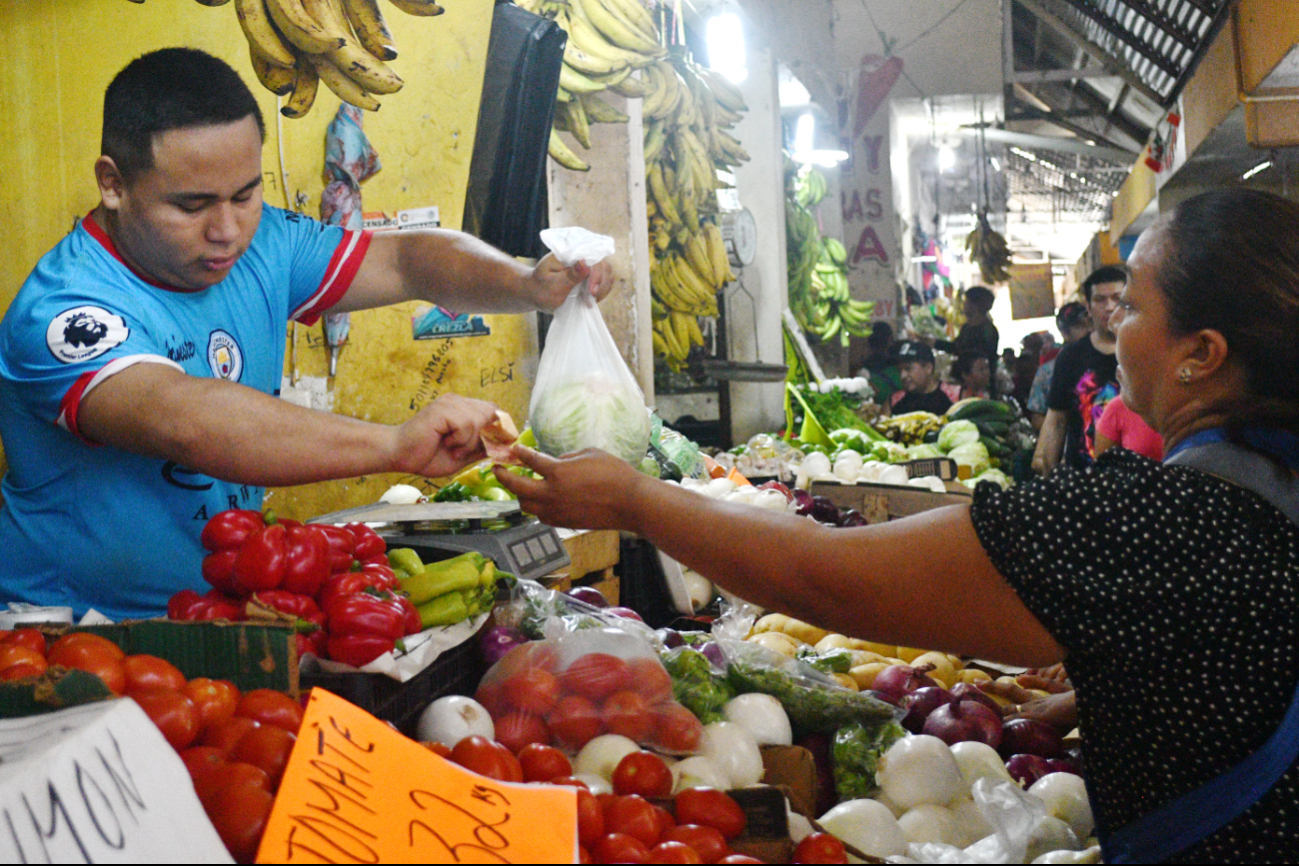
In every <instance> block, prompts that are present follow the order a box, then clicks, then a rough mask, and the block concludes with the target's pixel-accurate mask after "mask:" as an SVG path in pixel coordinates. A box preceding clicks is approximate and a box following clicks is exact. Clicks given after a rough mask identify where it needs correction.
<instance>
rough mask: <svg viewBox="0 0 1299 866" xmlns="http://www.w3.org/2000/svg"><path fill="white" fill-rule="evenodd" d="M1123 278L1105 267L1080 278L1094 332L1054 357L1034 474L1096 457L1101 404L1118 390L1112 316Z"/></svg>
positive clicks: (1117, 269)
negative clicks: (1097, 427) (1096, 438)
mask: <svg viewBox="0 0 1299 866" xmlns="http://www.w3.org/2000/svg"><path fill="white" fill-rule="evenodd" d="M1126 279H1127V274H1126V272H1125V271H1124V270H1123V269H1122V268H1120V267H1115V266H1110V265H1107V266H1105V267H1102V268H1097V269H1096V270H1095V271H1093V272H1092V273H1091V275H1090V276H1088V277H1087V279H1086V280H1084V281H1083V284H1082V294H1083V297H1084V298H1086V300H1087V312H1088V313H1089V314H1090V316H1091V320H1092V331H1091V334H1089V335H1088V338H1087V339H1086V340H1079V341H1078V342H1076V343H1071V344H1069V345H1068V346H1065V347H1064V348H1063V349H1061V350H1060V354H1059V355H1058V356H1057V357H1056V359H1055V371H1054V372H1053V373H1052V375H1051V391H1050V393H1049V394H1048V395H1047V403H1046V405H1047V413H1046V420H1045V421H1044V422H1043V424H1042V430H1041V432H1039V433H1038V437H1037V449H1036V450H1035V451H1034V452H1033V471H1034V472H1037V473H1039V474H1041V475H1045V474H1046V473H1048V472H1050V471H1051V470H1052V469H1054V468H1055V467H1056V465H1057V464H1059V463H1060V462H1062V461H1063V462H1066V463H1068V464H1069V465H1070V466H1078V467H1082V466H1086V465H1087V464H1089V463H1091V462H1092V461H1093V460H1094V459H1096V443H1095V437H1096V422H1097V421H1098V420H1099V419H1100V417H1101V413H1102V412H1104V411H1105V404H1106V403H1108V402H1109V401H1110V400H1112V399H1114V395H1116V394H1118V393H1119V383H1118V379H1117V371H1118V360H1117V359H1116V358H1115V356H1114V332H1113V330H1112V329H1111V325H1110V315H1111V314H1112V313H1113V312H1114V310H1115V309H1117V307H1118V301H1119V295H1120V293H1122V291H1123V285H1124V282H1125V281H1126Z"/></svg>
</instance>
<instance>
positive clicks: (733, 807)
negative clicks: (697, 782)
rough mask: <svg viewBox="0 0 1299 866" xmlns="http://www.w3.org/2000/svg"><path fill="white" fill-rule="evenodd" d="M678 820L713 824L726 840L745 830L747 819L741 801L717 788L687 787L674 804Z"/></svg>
mask: <svg viewBox="0 0 1299 866" xmlns="http://www.w3.org/2000/svg"><path fill="white" fill-rule="evenodd" d="M674 808H675V812H676V818H677V822H678V823H680V824H703V825H704V826H705V827H716V828H717V829H718V830H720V831H721V833H722V835H723V836H724V837H726V839H727V841H730V840H731V839H734V838H735V837H736V836H738V835H740V834H741V833H743V832H744V825H745V822H746V821H747V819H746V818H745V816H744V810H743V809H741V808H740V804H739V803H737V802H735V801H734V800H732V799H731V798H730V796H729V795H727V793H726V792H725V791H718V790H717V789H716V788H686V789H685V790H684V791H682V792H681V793H679V794H677V797H676V802H675V804H674Z"/></svg>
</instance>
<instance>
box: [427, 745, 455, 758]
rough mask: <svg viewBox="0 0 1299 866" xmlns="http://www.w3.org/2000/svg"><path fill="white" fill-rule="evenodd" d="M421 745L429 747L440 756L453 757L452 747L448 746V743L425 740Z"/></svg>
mask: <svg viewBox="0 0 1299 866" xmlns="http://www.w3.org/2000/svg"><path fill="white" fill-rule="evenodd" d="M420 745H421V746H423V747H424V748H426V749H428V750H429V751H430V752H432V753H433V754H435V755H437V756H438V757H439V758H448V759H449V758H450V757H451V747H450V746H448V745H447V744H446V743H435V742H434V743H430V742H424V743H420Z"/></svg>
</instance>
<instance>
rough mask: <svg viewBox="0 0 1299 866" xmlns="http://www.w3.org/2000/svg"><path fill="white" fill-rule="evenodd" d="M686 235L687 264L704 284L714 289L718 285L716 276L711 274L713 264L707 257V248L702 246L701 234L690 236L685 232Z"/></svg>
mask: <svg viewBox="0 0 1299 866" xmlns="http://www.w3.org/2000/svg"><path fill="white" fill-rule="evenodd" d="M687 235H688V237H687V239H686V244H685V251H686V262H687V264H689V265H690V268H691V269H692V270H693V271H694V272H695V273H696V274H698V275H699V278H700V279H701V280H703V281H704V282H705V283H706V284H708V285H710V286H714V287H715V286H718V285H720V282H719V280H718V278H717V275H716V274H714V273H713V262H712V260H711V259H710V258H709V256H708V248H707V247H705V246H704V236H703V234H702V233H695V234H690V233H689V231H687Z"/></svg>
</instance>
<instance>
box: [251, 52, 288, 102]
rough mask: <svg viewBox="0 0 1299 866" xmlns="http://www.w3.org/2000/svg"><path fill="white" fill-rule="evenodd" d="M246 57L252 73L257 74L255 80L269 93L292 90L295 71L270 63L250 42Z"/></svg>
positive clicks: (278, 94)
mask: <svg viewBox="0 0 1299 866" xmlns="http://www.w3.org/2000/svg"><path fill="white" fill-rule="evenodd" d="M248 59H249V60H251V61H252V64H253V74H254V75H256V76H257V80H258V81H260V82H261V83H262V86H263V87H265V88H266V89H267V90H269V91H270V92H271V93H274V94H275V95H276V96H283V95H284V94H286V93H289V92H290V91H292V90H293V80H294V78H295V77H296V75H297V73H296V72H294V71H293V70H292V69H285V68H284V67H283V66H274V65H272V64H271V62H270V61H269V60H267V59H266V56H265V55H264V54H262V53H261V52H260V51H258V50H257V47H256V46H255V45H253V43H251V42H250V43H248Z"/></svg>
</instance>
